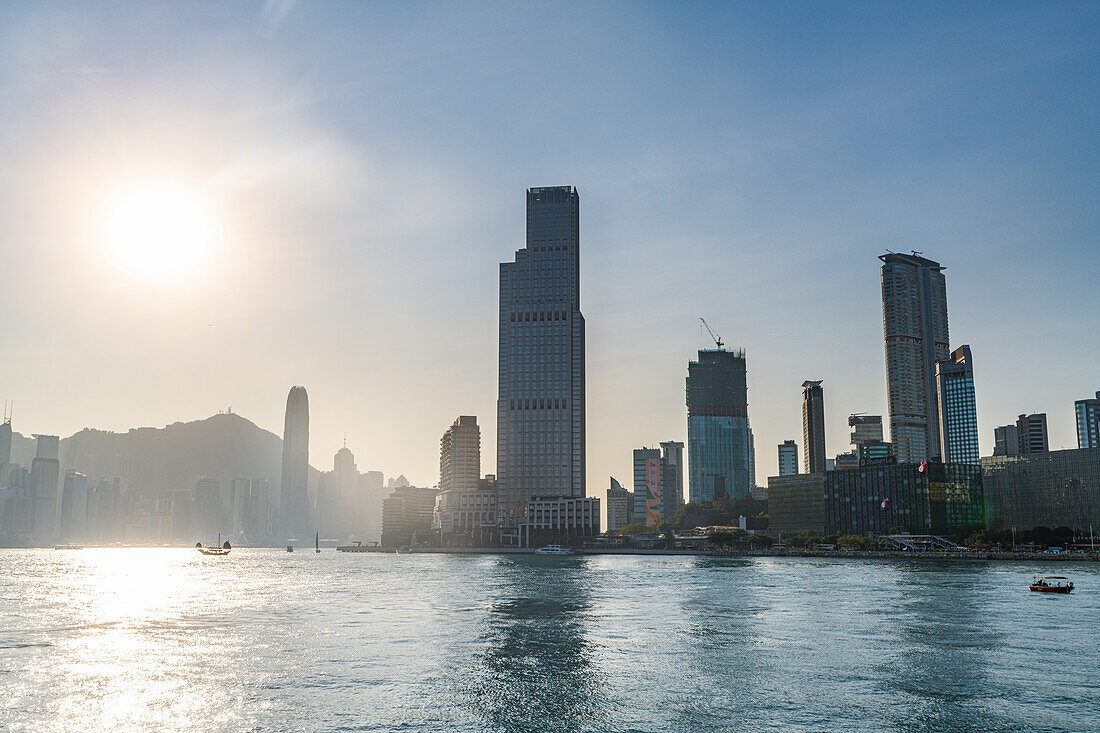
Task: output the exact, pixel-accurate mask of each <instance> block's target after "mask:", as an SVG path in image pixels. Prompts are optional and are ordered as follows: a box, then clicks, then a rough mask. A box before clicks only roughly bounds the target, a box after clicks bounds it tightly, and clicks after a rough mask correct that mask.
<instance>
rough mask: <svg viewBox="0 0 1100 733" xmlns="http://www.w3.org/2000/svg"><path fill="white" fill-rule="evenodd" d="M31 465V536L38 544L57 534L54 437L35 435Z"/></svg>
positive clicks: (58, 465)
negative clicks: (39, 541)
mask: <svg viewBox="0 0 1100 733" xmlns="http://www.w3.org/2000/svg"><path fill="white" fill-rule="evenodd" d="M34 439H35V449H34V450H35V454H34V460H32V461H31V473H30V496H31V505H32V507H33V509H32V511H33V515H32V520H31V522H32V525H31V533H32V535H33V536H34V538H35V539H37V540H44V539H49V538H51V537H53V536H54V534H55V533H56V531H57V527H56V519H57V491H58V487H59V484H60V481H61V463H60V461H58V452H59V445H60V439H59V438H58V437H57V436H56V435H35V436H34Z"/></svg>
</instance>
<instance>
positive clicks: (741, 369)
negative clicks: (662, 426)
mask: <svg viewBox="0 0 1100 733" xmlns="http://www.w3.org/2000/svg"><path fill="white" fill-rule="evenodd" d="M745 377H746V367H745V352H744V351H742V350H739V351H729V350H728V349H703V350H701V351H700V352H699V360H698V361H692V362H688V376H687V408H688V467H689V468H690V475H689V478H688V496H689V497H690V500H691V501H714V499H715V498H717V497H720V496H724V497H726V498H729V499H740V498H741V497H743V496H745V495H746V494H748V493H749V490H750V489H751V488H752V485H753V483H754V479H755V475H754V474H755V471H754V466H753V463H754V461H753V453H754V452H753V447H752V429H751V428H750V427H749V407H748V404H749V402H748V388H747V386H746V382H745Z"/></svg>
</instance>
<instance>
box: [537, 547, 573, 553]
mask: <svg viewBox="0 0 1100 733" xmlns="http://www.w3.org/2000/svg"><path fill="white" fill-rule="evenodd" d="M535 554H536V555H572V554H573V551H572V550H570V549H569V548H568V547H562V546H561V545H547V546H546V547H540V548H539V549H537V550H535Z"/></svg>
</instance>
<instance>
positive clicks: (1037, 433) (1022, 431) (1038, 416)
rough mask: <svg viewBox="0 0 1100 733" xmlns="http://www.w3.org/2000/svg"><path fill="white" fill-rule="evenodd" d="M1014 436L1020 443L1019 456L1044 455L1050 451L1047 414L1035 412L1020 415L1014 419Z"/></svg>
mask: <svg viewBox="0 0 1100 733" xmlns="http://www.w3.org/2000/svg"><path fill="white" fill-rule="evenodd" d="M1016 435H1017V437H1018V438H1019V441H1020V454H1021V455H1028V454H1029V453H1046V452H1047V451H1048V450H1050V445H1049V443H1048V441H1047V414H1046V413H1045V412H1036V413H1032V414H1031V415H1020V416H1019V417H1018V418H1016Z"/></svg>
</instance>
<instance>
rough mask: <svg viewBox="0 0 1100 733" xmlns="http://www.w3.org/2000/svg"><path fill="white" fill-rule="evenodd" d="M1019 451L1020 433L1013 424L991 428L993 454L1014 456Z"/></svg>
mask: <svg viewBox="0 0 1100 733" xmlns="http://www.w3.org/2000/svg"><path fill="white" fill-rule="evenodd" d="M1019 452H1020V435H1019V433H1018V432H1017V431H1016V426H1015V425H999V426H998V427H995V428H993V455H995V456H1015V455H1018V454H1019Z"/></svg>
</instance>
